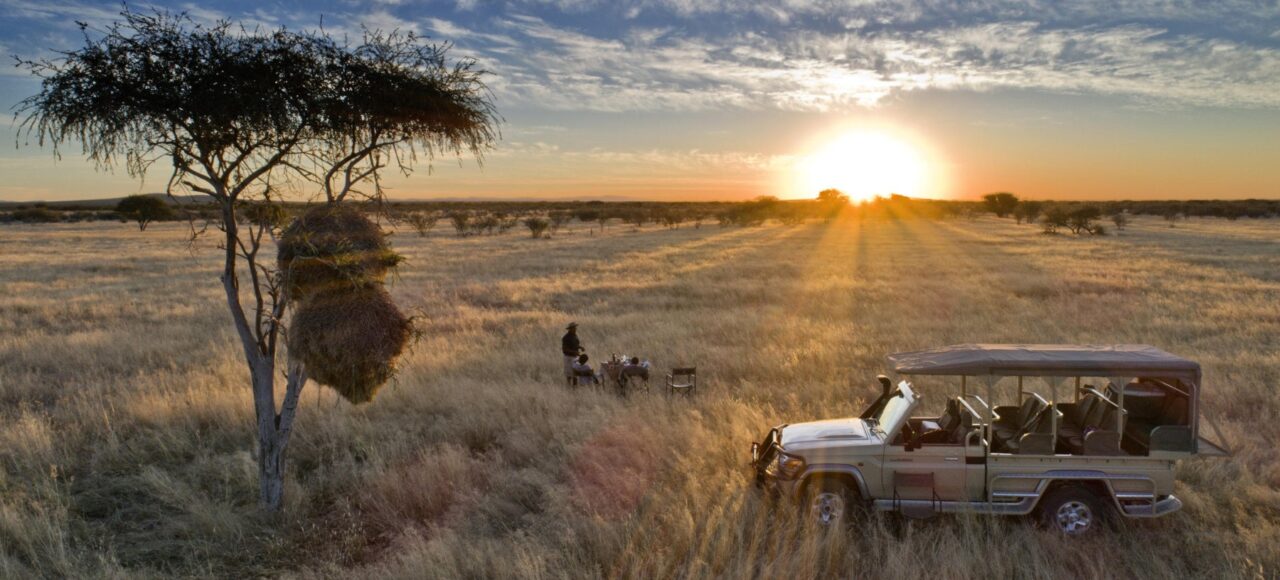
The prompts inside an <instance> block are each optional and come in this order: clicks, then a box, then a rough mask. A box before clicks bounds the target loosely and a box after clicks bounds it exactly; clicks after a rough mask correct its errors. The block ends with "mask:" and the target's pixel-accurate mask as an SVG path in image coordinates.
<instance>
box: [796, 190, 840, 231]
mask: <svg viewBox="0 0 1280 580" xmlns="http://www.w3.org/2000/svg"><path fill="white" fill-rule="evenodd" d="M847 207H849V196H847V195H845V194H844V192H842V191H840V190H838V189H824V190H822V191H819V192H818V206H817V208H816V210H817V212H816V213H817V214H818V216H819V217H821V218H822V220H823V221H825V222H827V223H830V222H831V221H832V220H834V219H836V217H837V216H839V215H840V213H841V212H843V211H844V210H845V208H847ZM801 219H803V218H801Z"/></svg>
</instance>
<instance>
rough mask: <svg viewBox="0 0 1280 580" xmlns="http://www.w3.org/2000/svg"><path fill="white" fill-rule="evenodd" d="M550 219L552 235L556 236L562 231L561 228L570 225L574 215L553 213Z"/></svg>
mask: <svg viewBox="0 0 1280 580" xmlns="http://www.w3.org/2000/svg"><path fill="white" fill-rule="evenodd" d="M548 218H549V219H550V222H551V233H553V234H554V233H556V232H558V231H560V228H562V227H564V225H565V224H567V223H569V220H571V219H573V213H571V212H567V211H553V212H551V214H550V215H549V216H548Z"/></svg>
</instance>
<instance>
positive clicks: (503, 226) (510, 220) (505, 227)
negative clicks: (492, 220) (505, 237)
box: [498, 215, 520, 234]
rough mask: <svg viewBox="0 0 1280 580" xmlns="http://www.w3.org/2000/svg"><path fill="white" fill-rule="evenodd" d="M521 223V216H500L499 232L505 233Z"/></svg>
mask: <svg viewBox="0 0 1280 580" xmlns="http://www.w3.org/2000/svg"><path fill="white" fill-rule="evenodd" d="M519 223H520V216H515V215H503V216H501V217H499V218H498V233H500V234H505V233H507V232H508V231H510V230H511V228H514V227H516V225H518V224H519Z"/></svg>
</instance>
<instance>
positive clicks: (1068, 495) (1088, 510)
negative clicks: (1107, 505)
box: [1040, 486, 1106, 538]
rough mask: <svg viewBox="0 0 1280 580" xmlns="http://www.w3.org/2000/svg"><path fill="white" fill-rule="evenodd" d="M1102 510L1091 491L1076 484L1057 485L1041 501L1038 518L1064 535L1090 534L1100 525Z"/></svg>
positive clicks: (1081, 535)
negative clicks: (1067, 485)
mask: <svg viewBox="0 0 1280 580" xmlns="http://www.w3.org/2000/svg"><path fill="white" fill-rule="evenodd" d="M1103 509H1104V508H1103V505H1102V502H1101V501H1100V500H1099V499H1098V496H1096V495H1094V494H1093V492H1090V491H1089V490H1087V489H1085V488H1082V487H1077V486H1069V487H1060V488H1058V489H1055V490H1053V491H1052V492H1049V494H1048V495H1046V496H1045V497H1044V499H1042V500H1040V520H1041V522H1042V523H1043V524H1044V525H1045V526H1046V527H1048V528H1049V529H1052V530H1057V531H1058V532H1061V533H1062V534H1063V535H1067V536H1072V537H1077V538H1078V537H1084V536H1090V535H1093V534H1096V533H1097V531H1098V529H1100V528H1101V527H1102V523H1103V522H1102V520H1103V518H1104V517H1105V515H1106V514H1105V512H1104V511H1103Z"/></svg>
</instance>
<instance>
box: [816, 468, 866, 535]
mask: <svg viewBox="0 0 1280 580" xmlns="http://www.w3.org/2000/svg"><path fill="white" fill-rule="evenodd" d="M857 502H858V498H857V493H856V492H854V491H853V489H852V488H850V487H849V485H848V484H847V483H845V482H843V481H840V480H837V479H821V480H818V481H815V482H813V483H812V484H811V485H810V486H809V492H808V501H807V502H806V503H805V510H806V515H807V516H808V517H809V518H810V519H812V520H813V521H814V522H815V523H817V524H818V525H819V526H822V527H824V528H825V527H834V526H838V525H841V524H844V523H847V522H849V521H850V519H851V518H852V517H853V514H854V513H855V512H856V511H857V506H858V503H857Z"/></svg>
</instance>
